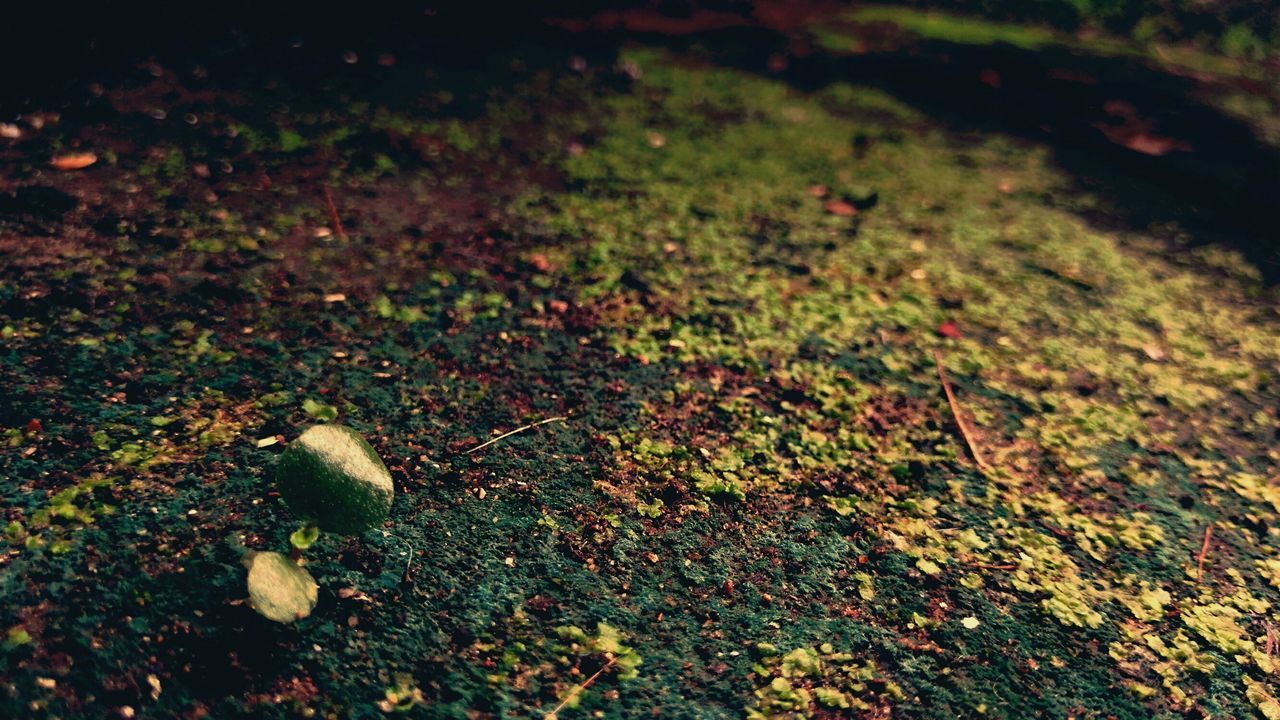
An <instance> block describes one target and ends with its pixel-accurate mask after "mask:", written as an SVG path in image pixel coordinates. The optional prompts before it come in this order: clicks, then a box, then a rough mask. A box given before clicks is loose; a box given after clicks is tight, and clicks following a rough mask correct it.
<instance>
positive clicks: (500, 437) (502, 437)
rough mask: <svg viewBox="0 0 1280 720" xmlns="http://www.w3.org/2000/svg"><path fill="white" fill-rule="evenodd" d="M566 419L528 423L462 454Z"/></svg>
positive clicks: (566, 418) (560, 416) (565, 416)
mask: <svg viewBox="0 0 1280 720" xmlns="http://www.w3.org/2000/svg"><path fill="white" fill-rule="evenodd" d="M568 419H569V416H568V415H557V416H555V417H551V418H547V419H546V420H539V421H538V422H536V423H529V424H528V425H522V426H520V427H518V428H516V429H515V430H512V431H511V432H505V433H502V434H501V435H499V436H498V437H496V438H493V439H492V440H487V441H485V442H482V443H480V444H479V445H477V446H475V447H473V448H471V449H470V450H468V451H466V452H464V453H463V455H470V454H471V453H473V452H475V451H477V450H481V449H483V448H487V447H489V446H490V445H492V444H494V443H496V442H498V441H499V440H502V439H504V438H509V437H511V436H512V435H515V434H516V433H522V432H524V431H525V430H532V429H533V428H536V427H538V426H539V425H546V424H547V423H552V422H555V421H557V420H568Z"/></svg>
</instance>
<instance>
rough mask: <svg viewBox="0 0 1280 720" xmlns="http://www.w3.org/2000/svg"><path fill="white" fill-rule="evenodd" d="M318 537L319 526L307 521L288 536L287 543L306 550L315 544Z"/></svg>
mask: <svg viewBox="0 0 1280 720" xmlns="http://www.w3.org/2000/svg"><path fill="white" fill-rule="evenodd" d="M319 537H320V528H319V527H317V526H316V525H315V524H313V523H307V524H306V525H303V526H302V527H300V528H298V529H297V530H294V531H293V534H292V535H290V536H289V543H290V544H291V545H293V546H294V547H295V548H297V549H299V550H306V549H307V548H309V547H311V546H312V545H313V544H315V541H316V540H317V539H319Z"/></svg>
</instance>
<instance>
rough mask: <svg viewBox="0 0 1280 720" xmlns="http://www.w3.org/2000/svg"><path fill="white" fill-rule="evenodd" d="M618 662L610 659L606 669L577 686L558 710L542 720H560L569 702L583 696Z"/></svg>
mask: <svg viewBox="0 0 1280 720" xmlns="http://www.w3.org/2000/svg"><path fill="white" fill-rule="evenodd" d="M617 661H618V660H617V658H614V657H610V658H609V662H607V663H605V664H604V667H602V668H600V669H599V670H597V671H596V672H595V674H594V675H592V676H591V677H589V678H587V680H586V682H584V683H582V684H581V685H575V686H574V687H573V689H572V690H570V691H569V692H568V693H566V694H565V696H564V699H563V700H561V701H560V704H559V705H557V706H556V709H555V710H552V711H551V712H549V713H547V714H546V715H543V716H542V720H558V718H559V717H560V716H559V715H558V713H559V712H560V711H561V710H563V709H564V706H565V705H568V704H569V701H571V700H573V699H574V698H575V697H577V696H578V695H581V694H582V692H583V691H584V690H586V689H587V688H589V687H591V683H593V682H595V681H596V678H599V677H600V676H601V675H603V674H604V673H605V671H606V670H608V669H609V668H611V667H613V665H614V663H616V662H617Z"/></svg>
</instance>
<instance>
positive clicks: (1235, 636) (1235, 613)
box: [1182, 603, 1255, 655]
mask: <svg viewBox="0 0 1280 720" xmlns="http://www.w3.org/2000/svg"><path fill="white" fill-rule="evenodd" d="M1242 617H1243V616H1242V613H1241V612H1240V611H1239V610H1238V609H1236V608H1234V607H1231V606H1228V605H1223V604H1222V603H1208V604H1205V605H1194V606H1192V607H1189V608H1185V609H1183V611H1182V621H1183V622H1184V623H1186V625H1187V627H1189V628H1191V629H1192V630H1194V631H1195V632H1196V633H1197V634H1199V635H1200V637H1202V638H1204V639H1205V640H1206V641H1207V642H1208V643H1209V644H1211V645H1213V646H1214V647H1216V648H1218V649H1219V650H1221V651H1222V652H1224V653H1227V654H1228V655H1235V654H1238V653H1241V654H1244V653H1250V652H1252V651H1253V650H1254V647H1255V646H1254V643H1253V640H1252V639H1251V638H1250V637H1249V635H1248V633H1246V632H1245V630H1244V628H1243V627H1241V626H1240V620H1241V618H1242Z"/></svg>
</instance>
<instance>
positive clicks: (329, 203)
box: [320, 185, 347, 241]
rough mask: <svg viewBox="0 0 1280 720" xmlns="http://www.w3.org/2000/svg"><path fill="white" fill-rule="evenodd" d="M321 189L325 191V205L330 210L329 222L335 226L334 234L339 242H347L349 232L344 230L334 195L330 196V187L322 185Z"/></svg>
mask: <svg viewBox="0 0 1280 720" xmlns="http://www.w3.org/2000/svg"><path fill="white" fill-rule="evenodd" d="M320 189H321V190H323V191H324V204H325V206H326V207H327V208H328V209H329V222H330V223H331V224H332V225H333V232H334V234H335V235H337V236H338V239H339V240H344V241H345V240H346V239H347V231H346V230H343V229H342V220H341V219H340V218H339V217H338V206H336V205H334V204H333V195H330V194H329V186H328V185H321V186H320Z"/></svg>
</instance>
